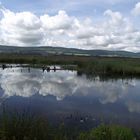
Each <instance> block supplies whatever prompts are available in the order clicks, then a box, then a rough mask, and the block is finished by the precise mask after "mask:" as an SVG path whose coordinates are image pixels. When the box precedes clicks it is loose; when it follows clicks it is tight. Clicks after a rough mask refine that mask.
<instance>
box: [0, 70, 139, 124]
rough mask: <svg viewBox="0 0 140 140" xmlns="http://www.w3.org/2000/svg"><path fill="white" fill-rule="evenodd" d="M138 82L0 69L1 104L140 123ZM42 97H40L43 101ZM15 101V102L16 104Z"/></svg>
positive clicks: (65, 72) (62, 72) (57, 72)
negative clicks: (115, 118)
mask: <svg viewBox="0 0 140 140" xmlns="http://www.w3.org/2000/svg"><path fill="white" fill-rule="evenodd" d="M139 91H140V80H136V79H133V80H128V79H126V80H122V79H120V80H108V81H100V79H99V77H96V78H95V79H94V80H89V79H87V78H86V76H77V73H76V72H75V71H74V72H72V71H56V72H53V71H51V72H47V71H45V72H43V71H42V70H41V69H33V68H31V70H30V72H29V71H28V69H27V68H7V69H4V70H2V69H0V102H1V103H4V102H7V103H8V104H9V105H12V106H16V103H17V102H18V101H19V102H20V103H19V104H18V105H19V106H20V104H21V105H23V106H24V105H25V104H26V101H27V100H28V99H30V104H29V106H32V109H33V110H39V111H40V112H46V113H47V114H49V113H52V114H55V115H56V114H64V115H66V114H70V113H73V112H80V113H81V114H85V115H86V114H87V115H92V116H94V117H95V118H96V117H97V116H104V117H105V118H108V117H110V116H111V117H116V116H117V117H118V118H121V119H122V118H125V120H127V121H131V120H135V121H136V122H140V119H139V118H140V93H139ZM42 97H43V98H42ZM17 100H18V101H17Z"/></svg>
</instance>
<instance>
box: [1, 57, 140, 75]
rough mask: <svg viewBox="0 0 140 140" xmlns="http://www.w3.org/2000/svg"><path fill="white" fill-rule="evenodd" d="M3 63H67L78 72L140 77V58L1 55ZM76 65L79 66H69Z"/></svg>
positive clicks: (39, 64)
mask: <svg viewBox="0 0 140 140" xmlns="http://www.w3.org/2000/svg"><path fill="white" fill-rule="evenodd" d="M0 62H1V63H14V64H17V63H18V64H30V65H31V66H36V65H38V66H39V67H42V66H45V65H54V64H55V65H56V64H57V65H63V66H64V65H65V66H64V68H69V69H74V70H77V71H78V74H86V75H90V76H91V75H93V76H96V75H99V76H101V77H105V76H108V77H115V76H116V77H119V76H120V77H140V58H120V57H88V56H87V57H86V56H67V55H50V56H38V55H36V56H35V55H14V54H10V55H9V56H8V57H7V55H5V54H3V55H1V56H0ZM67 65H76V66H77V67H68V66H67Z"/></svg>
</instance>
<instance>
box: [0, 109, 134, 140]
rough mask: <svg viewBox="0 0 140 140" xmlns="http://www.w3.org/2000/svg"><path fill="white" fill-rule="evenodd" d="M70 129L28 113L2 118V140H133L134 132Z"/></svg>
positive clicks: (105, 127) (116, 128) (109, 127)
mask: <svg viewBox="0 0 140 140" xmlns="http://www.w3.org/2000/svg"><path fill="white" fill-rule="evenodd" d="M75 127H76V126H73V129H70V128H69V127H68V126H67V127H66V126H65V123H61V124H60V125H59V126H55V127H54V126H51V125H49V123H48V121H46V119H45V118H38V117H35V116H34V115H32V114H29V113H28V112H23V113H12V114H10V115H9V114H8V113H6V112H5V111H4V112H3V114H2V116H1V117H0V140H133V139H134V134H133V131H132V130H131V129H129V128H126V127H123V126H120V125H104V124H101V125H99V126H97V127H96V128H93V129H91V130H87V131H85V132H83V131H81V130H77V129H75Z"/></svg>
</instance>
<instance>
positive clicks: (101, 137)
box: [78, 125, 134, 140]
mask: <svg viewBox="0 0 140 140" xmlns="http://www.w3.org/2000/svg"><path fill="white" fill-rule="evenodd" d="M133 139H134V136H133V133H132V130H131V129H129V128H125V127H122V126H119V125H100V126H98V127H97V128H94V129H92V130H90V131H89V132H84V133H80V135H79V137H78V140H133Z"/></svg>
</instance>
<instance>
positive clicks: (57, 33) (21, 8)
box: [0, 0, 140, 52]
mask: <svg viewBox="0 0 140 140" xmlns="http://www.w3.org/2000/svg"><path fill="white" fill-rule="evenodd" d="M0 44H1V45H11V46H12V45H14V46H19V47H20V46H25V47H29V46H33V47H35V46H55V47H66V48H79V49H104V50H125V51H132V52H140V0H83V1H82V0H30V1H29V0H20V1H19V0H10V1H9V0H0Z"/></svg>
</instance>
